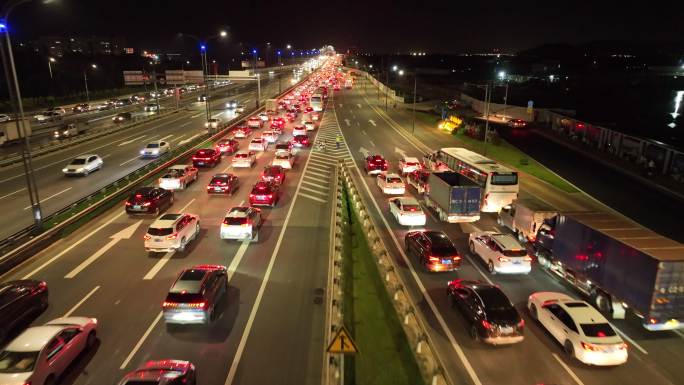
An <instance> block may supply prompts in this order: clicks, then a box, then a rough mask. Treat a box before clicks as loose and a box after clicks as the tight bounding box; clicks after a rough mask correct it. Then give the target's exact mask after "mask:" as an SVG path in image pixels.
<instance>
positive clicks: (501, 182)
mask: <svg viewBox="0 0 684 385" xmlns="http://www.w3.org/2000/svg"><path fill="white" fill-rule="evenodd" d="M491 183H492V184H493V185H496V186H509V185H516V184H518V173H517V172H513V173H510V174H499V173H497V172H493V173H492V181H491Z"/></svg>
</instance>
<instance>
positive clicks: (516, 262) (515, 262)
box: [513, 261, 522, 265]
mask: <svg viewBox="0 0 684 385" xmlns="http://www.w3.org/2000/svg"><path fill="white" fill-rule="evenodd" d="M521 263H522V262H520V261H513V264H514V265H519V264H521Z"/></svg>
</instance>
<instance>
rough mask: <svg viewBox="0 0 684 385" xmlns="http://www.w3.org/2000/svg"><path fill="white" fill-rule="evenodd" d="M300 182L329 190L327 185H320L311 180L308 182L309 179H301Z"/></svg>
mask: <svg viewBox="0 0 684 385" xmlns="http://www.w3.org/2000/svg"><path fill="white" fill-rule="evenodd" d="M302 183H304V184H308V185H310V186H314V187H316V188H322V189H324V190H329V189H330V188H329V187H328V186H323V185H321V184H320V183H313V182H309V181H307V180H305V181H302ZM302 188H304V186H302Z"/></svg>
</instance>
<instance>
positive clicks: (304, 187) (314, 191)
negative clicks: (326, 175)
mask: <svg viewBox="0 0 684 385" xmlns="http://www.w3.org/2000/svg"><path fill="white" fill-rule="evenodd" d="M302 190H306V191H309V192H312V193H316V194H320V195H323V196H325V197H327V196H328V193H327V192H325V191H318V190H314V189H312V188H310V187H306V186H302Z"/></svg>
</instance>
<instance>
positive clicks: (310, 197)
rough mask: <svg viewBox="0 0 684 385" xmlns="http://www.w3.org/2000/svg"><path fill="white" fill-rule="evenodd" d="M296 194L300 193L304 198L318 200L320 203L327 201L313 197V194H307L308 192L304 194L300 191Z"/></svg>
mask: <svg viewBox="0 0 684 385" xmlns="http://www.w3.org/2000/svg"><path fill="white" fill-rule="evenodd" d="M297 195H301V196H303V197H304V198H309V199H313V200H315V201H318V202H321V203H325V202H327V201H326V200H325V199H321V198H318V197H315V196H311V195H308V194H304V193H302V192H300V193H299V194H297Z"/></svg>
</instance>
